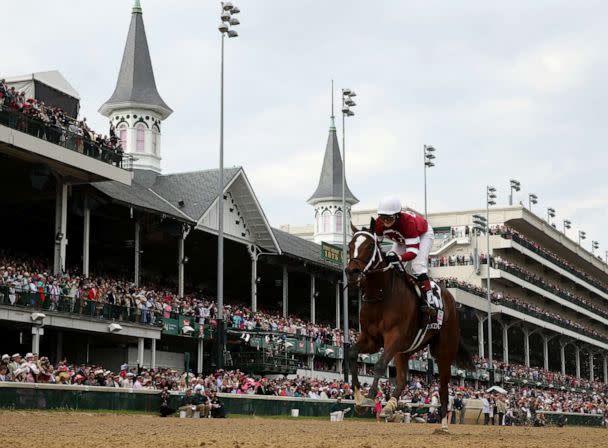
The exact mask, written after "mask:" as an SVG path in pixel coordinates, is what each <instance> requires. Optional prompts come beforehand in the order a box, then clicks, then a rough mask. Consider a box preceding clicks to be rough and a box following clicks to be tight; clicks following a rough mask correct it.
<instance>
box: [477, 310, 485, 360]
mask: <svg viewBox="0 0 608 448" xmlns="http://www.w3.org/2000/svg"><path fill="white" fill-rule="evenodd" d="M476 316H477V346H478V349H477V353H478V354H479V357H480V358H485V356H486V355H485V351H484V350H485V349H484V346H485V342H484V337H483V323H484V322H485V320H486V318H485V317H484V316H483V315H481V314H476Z"/></svg>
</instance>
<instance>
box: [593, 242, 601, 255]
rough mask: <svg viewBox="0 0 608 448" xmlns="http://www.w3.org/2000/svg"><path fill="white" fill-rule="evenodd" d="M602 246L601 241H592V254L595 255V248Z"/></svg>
mask: <svg viewBox="0 0 608 448" xmlns="http://www.w3.org/2000/svg"><path fill="white" fill-rule="evenodd" d="M599 248H600V243H598V242H597V241H591V254H592V255H595V250H596V249H599Z"/></svg>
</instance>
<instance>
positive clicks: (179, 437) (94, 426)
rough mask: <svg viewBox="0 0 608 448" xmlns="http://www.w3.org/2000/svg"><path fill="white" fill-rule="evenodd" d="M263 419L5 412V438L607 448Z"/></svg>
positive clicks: (517, 435) (510, 431) (524, 432)
mask: <svg viewBox="0 0 608 448" xmlns="http://www.w3.org/2000/svg"><path fill="white" fill-rule="evenodd" d="M436 427H437V426H436V425H421V424H409V425H405V424H398V423H376V422H375V421H360V420H352V421H344V422H341V423H331V422H329V421H318V420H304V419H293V420H292V419H265V418H262V417H252V418H244V417H243V418H232V419H226V420H213V419H212V420H209V419H198V420H193V419H179V418H160V417H154V416H149V415H116V414H88V413H86V412H30V411H0V434H2V439H3V440H4V444H5V445H6V446H10V447H11V448H17V447H27V448H32V447H35V448H40V447H44V448H55V447H61V448H70V447H78V448H89V447H100V448H101V447H104V448H105V447H121V448H126V447H145V448H150V447H179V448H185V447H205V448H220V447H230V448H257V447H263V448H271V447H281V448H282V447H297V448H304V447H310V448H342V447H344V448H389V447H390V448H392V447H427V446H428V447H432V448H444V447H475V448H484V447H487V448H495V447H505V448H507V447H509V448H511V447H517V448H525V447H534V448H549V447H560V448H587V447H608V431H607V430H605V429H602V428H581V427H568V428H499V427H483V426H472V425H463V426H458V425H455V426H451V427H450V432H451V433H450V434H448V435H433V434H432V432H433V430H434V429H435V428H436Z"/></svg>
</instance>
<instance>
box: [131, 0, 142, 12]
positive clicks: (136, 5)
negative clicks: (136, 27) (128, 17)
mask: <svg viewBox="0 0 608 448" xmlns="http://www.w3.org/2000/svg"><path fill="white" fill-rule="evenodd" d="M141 12H142V11H141V4H140V3H139V0H135V3H134V4H133V14H141Z"/></svg>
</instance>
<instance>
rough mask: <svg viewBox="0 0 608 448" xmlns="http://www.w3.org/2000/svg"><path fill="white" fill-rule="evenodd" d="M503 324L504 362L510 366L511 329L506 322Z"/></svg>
mask: <svg viewBox="0 0 608 448" xmlns="http://www.w3.org/2000/svg"><path fill="white" fill-rule="evenodd" d="M501 323H502V360H503V362H504V363H505V364H509V327H510V325H509V324H507V323H506V322H501Z"/></svg>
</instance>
